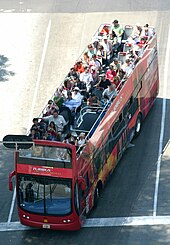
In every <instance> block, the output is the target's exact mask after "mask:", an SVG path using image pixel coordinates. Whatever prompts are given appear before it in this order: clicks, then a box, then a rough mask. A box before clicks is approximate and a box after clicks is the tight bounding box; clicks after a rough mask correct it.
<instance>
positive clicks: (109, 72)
mask: <svg viewBox="0 0 170 245" xmlns="http://www.w3.org/2000/svg"><path fill="white" fill-rule="evenodd" d="M116 75H117V73H116V71H115V70H114V66H113V65H110V66H109V69H108V70H107V71H106V77H107V79H109V80H110V82H113V79H114V77H115V76H116Z"/></svg>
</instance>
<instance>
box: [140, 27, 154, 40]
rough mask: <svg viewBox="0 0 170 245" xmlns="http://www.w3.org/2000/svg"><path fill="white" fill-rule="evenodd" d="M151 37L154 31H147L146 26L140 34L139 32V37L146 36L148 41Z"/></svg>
mask: <svg viewBox="0 0 170 245" xmlns="http://www.w3.org/2000/svg"><path fill="white" fill-rule="evenodd" d="M153 35H154V29H152V28H150V29H149V25H148V24H146V25H144V27H143V29H142V32H141V36H146V37H148V38H149V39H150V38H151V37H152V36H153Z"/></svg>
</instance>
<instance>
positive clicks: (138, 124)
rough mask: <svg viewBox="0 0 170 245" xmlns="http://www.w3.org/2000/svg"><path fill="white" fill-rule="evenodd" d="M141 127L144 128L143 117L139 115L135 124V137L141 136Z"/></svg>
mask: <svg viewBox="0 0 170 245" xmlns="http://www.w3.org/2000/svg"><path fill="white" fill-rule="evenodd" d="M141 127H142V115H141V114H139V115H138V117H137V119H136V124H135V137H137V136H138V135H139V134H140V132H141Z"/></svg>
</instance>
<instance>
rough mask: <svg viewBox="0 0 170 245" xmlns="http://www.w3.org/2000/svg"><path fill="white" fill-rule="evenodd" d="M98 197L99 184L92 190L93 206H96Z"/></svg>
mask: <svg viewBox="0 0 170 245" xmlns="http://www.w3.org/2000/svg"><path fill="white" fill-rule="evenodd" d="M99 197H100V188H99V186H97V187H96V189H95V192H94V208H96V207H97V204H98V199H99Z"/></svg>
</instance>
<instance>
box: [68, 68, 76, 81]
mask: <svg viewBox="0 0 170 245" xmlns="http://www.w3.org/2000/svg"><path fill="white" fill-rule="evenodd" d="M67 76H68V77H74V78H75V79H77V78H78V77H79V76H78V73H77V72H76V71H75V69H74V67H71V68H70V71H69V73H68V75H67Z"/></svg>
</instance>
